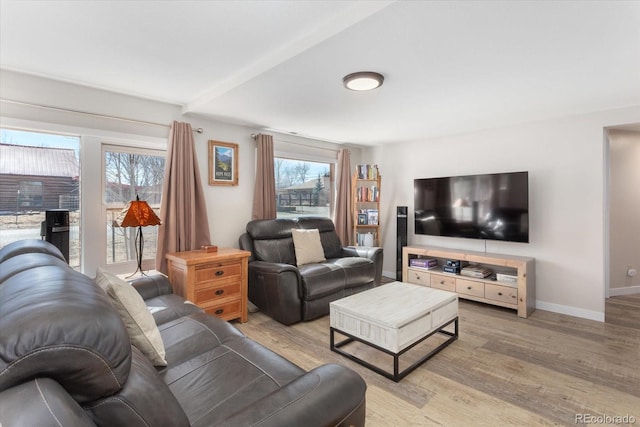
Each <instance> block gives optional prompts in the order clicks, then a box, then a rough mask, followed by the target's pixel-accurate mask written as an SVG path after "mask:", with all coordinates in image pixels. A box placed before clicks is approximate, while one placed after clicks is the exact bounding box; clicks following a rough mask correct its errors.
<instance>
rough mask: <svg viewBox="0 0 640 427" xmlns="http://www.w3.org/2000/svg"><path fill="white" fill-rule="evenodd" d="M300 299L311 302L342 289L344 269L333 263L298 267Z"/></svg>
mask: <svg viewBox="0 0 640 427" xmlns="http://www.w3.org/2000/svg"><path fill="white" fill-rule="evenodd" d="M299 269H300V276H302V299H304V300H306V301H311V300H314V299H317V298H322V297H324V296H326V295H329V294H333V293H335V292H338V291H340V290H343V289H344V286H345V273H344V269H343V268H342V267H341V266H339V265H337V264H335V263H330V262H329V263H326V262H325V263H321V264H307V265H302V266H300V267H299Z"/></svg>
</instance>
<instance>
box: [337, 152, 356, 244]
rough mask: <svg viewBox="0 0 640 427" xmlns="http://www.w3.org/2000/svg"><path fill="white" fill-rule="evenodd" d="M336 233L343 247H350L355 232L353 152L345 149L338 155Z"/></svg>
mask: <svg viewBox="0 0 640 427" xmlns="http://www.w3.org/2000/svg"><path fill="white" fill-rule="evenodd" d="M333 223H334V224H335V226H336V233H337V234H338V237H340V241H342V244H343V245H345V246H346V245H350V244H351V241H352V236H351V234H352V232H353V218H352V214H351V152H350V151H349V150H348V149H346V148H343V149H341V150H340V152H339V153H338V186H337V199H336V209H335V214H334V218H333Z"/></svg>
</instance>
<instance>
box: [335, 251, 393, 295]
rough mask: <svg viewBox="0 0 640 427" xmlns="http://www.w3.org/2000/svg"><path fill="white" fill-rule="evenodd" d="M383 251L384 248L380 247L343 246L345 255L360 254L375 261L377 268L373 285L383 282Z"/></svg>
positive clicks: (359, 255)
mask: <svg viewBox="0 0 640 427" xmlns="http://www.w3.org/2000/svg"><path fill="white" fill-rule="evenodd" d="M383 253H384V252H383V249H382V248H379V247H368V246H345V247H343V248H342V254H343V256H346V257H347V256H358V257H362V258H369V259H370V260H371V261H373V265H374V266H375V268H376V274H375V276H374V280H373V286H380V283H381V282H382V262H383Z"/></svg>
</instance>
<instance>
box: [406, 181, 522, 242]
mask: <svg viewBox="0 0 640 427" xmlns="http://www.w3.org/2000/svg"><path fill="white" fill-rule="evenodd" d="M413 186H414V214H415V233H416V234H426V235H431V236H448V237H462V238H470V239H487V240H502V241H507V242H524V243H528V242H529V173H528V172H508V173H493V174H484V175H465V176H451V177H442V178H424V179H416V180H414V182H413Z"/></svg>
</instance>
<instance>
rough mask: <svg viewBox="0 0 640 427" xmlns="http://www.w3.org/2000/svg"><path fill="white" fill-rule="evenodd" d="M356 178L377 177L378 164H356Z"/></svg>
mask: <svg viewBox="0 0 640 427" xmlns="http://www.w3.org/2000/svg"><path fill="white" fill-rule="evenodd" d="M356 170H357V172H358V179H378V165H358V166H357V169H356Z"/></svg>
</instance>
